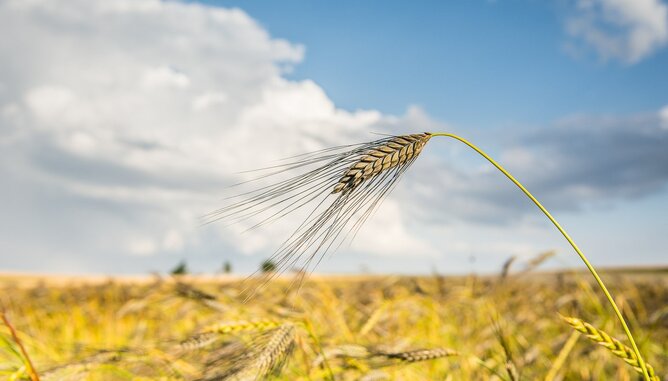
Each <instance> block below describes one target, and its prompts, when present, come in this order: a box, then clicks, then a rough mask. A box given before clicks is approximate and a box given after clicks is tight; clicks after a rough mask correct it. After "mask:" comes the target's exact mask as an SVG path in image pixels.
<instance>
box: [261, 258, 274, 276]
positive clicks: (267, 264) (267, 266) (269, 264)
mask: <svg viewBox="0 0 668 381" xmlns="http://www.w3.org/2000/svg"><path fill="white" fill-rule="evenodd" d="M260 270H262V272H263V273H271V272H274V271H276V264H275V263H274V262H273V261H272V260H271V259H267V260H265V261H264V262H262V264H261V265H260Z"/></svg>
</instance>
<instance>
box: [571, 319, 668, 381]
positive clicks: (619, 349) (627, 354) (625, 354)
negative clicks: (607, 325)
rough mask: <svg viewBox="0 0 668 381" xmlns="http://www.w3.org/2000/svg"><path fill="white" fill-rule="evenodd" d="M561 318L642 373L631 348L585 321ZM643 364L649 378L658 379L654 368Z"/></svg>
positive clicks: (656, 380) (657, 380)
mask: <svg viewBox="0 0 668 381" xmlns="http://www.w3.org/2000/svg"><path fill="white" fill-rule="evenodd" d="M562 319H564V320H565V321H566V323H568V324H569V325H570V326H571V327H573V328H574V329H575V330H577V331H579V332H582V333H584V334H585V336H587V338H588V339H589V340H591V341H593V342H595V343H597V344H599V345H601V346H603V347H605V348H607V349H608V350H609V351H610V352H612V353H613V354H614V355H615V356H617V357H619V358H621V359H622V360H624V361H625V362H626V363H627V364H629V365H631V366H632V367H633V369H635V371H636V372H638V373H640V374H642V368H641V367H640V364H639V362H638V357H637V356H636V354H635V352H634V351H633V350H632V349H631V348H629V347H627V346H626V345H624V344H622V343H621V342H620V341H619V340H617V339H615V338H614V337H611V336H610V335H608V334H607V333H605V332H603V331H601V330H600V329H598V328H596V327H594V326H593V325H591V324H589V323H587V322H586V321H583V320H581V319H578V318H574V317H568V316H562ZM645 366H646V367H647V373H648V374H649V376H650V380H652V381H660V379H659V376H657V375H656V372H655V371H654V368H653V367H652V366H651V365H650V364H647V363H645Z"/></svg>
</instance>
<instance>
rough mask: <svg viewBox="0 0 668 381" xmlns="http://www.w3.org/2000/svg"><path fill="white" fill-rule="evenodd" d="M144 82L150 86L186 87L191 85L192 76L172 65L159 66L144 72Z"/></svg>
mask: <svg viewBox="0 0 668 381" xmlns="http://www.w3.org/2000/svg"><path fill="white" fill-rule="evenodd" d="M142 83H143V84H144V86H146V87H149V88H164V87H176V88H186V87H188V86H190V78H188V76H187V75H185V74H183V73H180V72H178V71H176V70H174V69H172V68H170V67H167V66H159V67H156V68H150V69H148V70H147V71H146V72H145V73H144V76H143V78H142Z"/></svg>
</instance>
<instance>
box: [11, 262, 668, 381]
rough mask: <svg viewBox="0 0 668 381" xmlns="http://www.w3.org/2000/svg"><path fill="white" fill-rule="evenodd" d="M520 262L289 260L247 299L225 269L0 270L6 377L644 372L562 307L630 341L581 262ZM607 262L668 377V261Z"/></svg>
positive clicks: (610, 277) (559, 376)
mask: <svg viewBox="0 0 668 381" xmlns="http://www.w3.org/2000/svg"><path fill="white" fill-rule="evenodd" d="M517 268H518V270H516V271H513V269H514V267H512V266H509V268H506V269H505V270H504V271H503V272H500V274H499V275H496V276H485V277H479V276H463V277H443V276H439V275H432V276H421V277H400V276H390V275H387V276H376V275H374V276H349V277H333V276H332V277H324V276H322V277H321V276H314V277H311V278H310V279H309V280H307V281H305V282H304V283H303V284H302V285H301V288H298V287H294V286H293V282H292V280H293V279H292V278H291V277H290V276H289V275H288V276H284V277H281V278H280V279H278V280H275V281H272V282H270V283H269V284H267V285H265V286H262V287H260V288H259V291H258V292H257V293H256V294H255V295H254V296H253V297H251V298H250V299H248V300H245V297H244V294H243V293H242V291H243V290H244V289H245V288H248V287H250V288H254V287H257V286H258V284H253V283H252V282H250V283H249V282H245V283H244V282H242V280H241V279H235V278H231V277H224V276H220V277H196V276H169V277H162V278H161V277H158V276H154V277H151V276H147V277H144V278H134V279H94V278H79V279H78V278H56V277H48V278H39V277H31V276H3V277H2V278H0V282H1V283H0V284H1V285H0V289H1V293H0V301H1V302H2V306H3V307H4V309H5V311H6V315H5V316H6V320H7V322H8V323H9V325H7V324H3V325H2V326H0V339H1V341H0V377H1V378H2V379H9V380H30V379H31V377H33V379H34V377H39V379H41V380H137V379H139V380H141V379H145V380H153V379H159V380H255V379H265V378H266V379H272V380H273V379H275V380H367V381H370V380H536V379H545V380H580V379H583V380H612V379H615V380H638V379H639V377H640V375H639V373H637V372H636V370H634V368H633V367H632V366H630V365H628V364H626V363H625V362H624V361H623V360H622V359H620V358H618V357H616V356H615V355H614V354H613V353H612V352H611V351H609V350H608V349H606V348H603V347H601V346H600V345H596V344H595V343H594V342H592V341H591V340H589V339H588V338H587V337H586V336H585V335H583V334H581V333H579V332H577V331H575V330H573V329H572V328H571V326H569V325H568V324H567V323H566V322H565V321H564V319H563V318H562V317H561V316H563V317H576V318H581V319H583V320H584V321H587V322H588V323H591V324H592V325H593V326H594V327H596V328H597V329H600V330H601V331H604V332H606V333H608V334H609V335H610V336H612V337H615V338H617V339H619V340H620V341H622V342H624V340H623V339H624V334H623V332H622V331H621V329H620V327H619V323H618V321H617V320H616V319H615V318H614V316H613V315H612V314H611V313H610V312H609V306H608V305H607V304H606V301H605V300H604V299H603V298H602V297H601V295H600V293H599V292H597V290H596V288H595V286H594V285H593V284H592V282H591V281H590V279H589V277H588V276H587V275H588V274H585V273H549V274H546V273H538V272H535V271H523V270H522V266H520V265H517ZM529 270H530V269H529ZM603 276H604V277H605V278H606V281H607V283H608V284H609V285H610V288H611V291H612V292H613V293H614V295H615V296H616V299H617V302H618V304H619V306H620V308H621V309H622V311H623V312H624V314H625V316H627V317H628V319H629V323H630V325H631V327H632V329H633V331H634V333H635V335H636V340H637V341H638V345H639V348H640V350H641V352H642V354H643V356H644V358H645V361H646V362H647V363H649V364H651V366H653V369H654V370H655V372H656V376H657V377H660V378H661V379H665V378H666V376H667V373H666V372H667V371H668V344H667V343H668V272H666V271H665V269H663V270H662V269H652V270H644V271H630V270H624V271H607V272H604V274H603ZM560 315H561V316H560ZM10 327H12V328H10ZM12 329H13V330H14V331H15V333H14V334H13V333H12V332H11V330H12ZM17 339H18V340H17ZM19 343H22V345H23V347H24V348H23V349H24V350H25V354H23V350H22V349H21V348H20V345H19ZM26 355H27V357H28V358H29V359H30V360H31V362H32V364H33V366H34V371H31V370H30V369H31V366H30V365H29V363H28V358H26Z"/></svg>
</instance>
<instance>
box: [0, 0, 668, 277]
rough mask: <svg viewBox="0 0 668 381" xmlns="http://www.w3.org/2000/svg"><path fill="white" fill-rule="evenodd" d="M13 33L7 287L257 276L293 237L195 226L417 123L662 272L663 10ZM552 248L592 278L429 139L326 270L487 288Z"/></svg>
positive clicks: (485, 170) (400, 11)
mask: <svg viewBox="0 0 668 381" xmlns="http://www.w3.org/2000/svg"><path fill="white" fill-rule="evenodd" d="M0 31H1V32H2V33H0V178H2V185H1V186H0V210H1V211H2V213H1V214H0V272H2V271H20V272H40V273H66V274H90V273H95V274H140V273H146V272H152V271H158V272H166V271H169V269H170V268H172V267H174V266H175V265H176V264H177V263H178V262H180V261H186V262H187V263H188V266H189V268H190V269H191V271H193V272H197V273H213V272H216V271H219V270H220V269H221V268H222V266H223V263H224V262H225V261H229V262H230V263H231V264H232V267H233V270H234V271H235V272H239V273H248V272H250V271H253V270H255V269H257V268H258V266H259V264H260V263H261V262H262V261H263V260H264V259H265V258H267V257H269V256H270V255H271V254H272V253H273V252H274V250H276V248H278V247H279V246H280V244H281V243H282V242H283V241H284V240H285V239H286V238H287V237H288V236H289V235H290V234H291V232H292V231H293V230H294V228H295V227H296V226H298V225H299V223H300V222H301V221H300V220H299V217H298V216H288V217H286V218H284V219H283V220H282V221H281V222H280V223H274V224H271V225H268V226H266V227H263V228H262V229H255V230H251V231H248V232H246V231H245V230H246V228H247V227H248V225H244V224H243V223H242V224H232V225H230V224H226V223H214V224H210V225H205V226H202V225H201V217H202V216H203V215H205V214H206V213H207V212H210V211H212V210H215V209H217V208H219V207H221V206H224V205H225V204H226V202H229V201H228V200H225V197H227V196H229V195H231V194H234V192H235V189H236V188H230V187H229V186H230V185H232V184H235V183H237V182H239V181H243V180H246V179H248V178H249V176H251V175H249V174H247V173H243V171H245V170H251V169H254V168H260V167H264V166H267V165H271V164H272V163H275V162H276V160H278V159H281V158H285V157H289V156H292V155H297V154H300V153H305V152H312V151H315V150H318V149H323V148H327V147H331V146H338V145H344V144H353V143H361V142H365V141H370V140H374V139H376V138H377V137H378V135H375V134H377V133H381V134H407V133H414V132H422V131H448V132H454V133H457V134H460V135H462V136H464V137H466V138H468V139H470V140H472V141H473V142H475V143H476V144H478V145H479V146H481V147H482V148H483V149H485V150H486V151H488V152H489V153H490V154H492V156H494V157H495V158H497V159H498V160H499V161H500V162H501V163H502V164H503V165H505V166H506V167H507V169H508V170H510V172H511V173H513V174H514V175H515V176H516V177H517V178H518V179H519V180H520V181H522V182H523V183H524V184H525V185H526V186H527V188H528V189H529V190H530V191H532V192H533V193H534V194H535V196H536V197H537V198H538V199H539V200H541V201H542V202H543V203H544V204H545V206H546V207H547V208H548V209H549V210H550V211H551V212H552V213H553V214H554V216H555V217H556V218H557V219H558V220H559V221H560V222H561V223H562V225H563V226H564V227H565V228H566V230H567V231H568V232H569V233H570V234H571V236H572V237H573V238H574V239H575V241H576V242H578V244H579V245H580V246H581V248H582V249H583V251H584V252H585V254H586V255H587V256H588V257H589V258H590V259H591V260H592V262H593V263H594V265H595V266H602V267H606V266H649V265H666V264H668V256H667V253H666V247H668V236H666V234H665V231H666V229H667V228H668V222H667V218H666V211H668V188H667V186H666V184H667V183H668V148H666V147H668V75H667V74H668V69H667V68H668V49H667V45H668V4H667V3H666V2H665V1H661V0H554V1H531V0H526V1H523V0H514V1H504V0H497V1H483V0H480V1H476V0H471V1H463V2H438V1H433V2H420V3H415V2H398V1H389V2H388V1H385V2H370V1H369V2H356V1H341V2H325V1H313V2H308V3H307V2H301V1H282V2H266V1H206V2H194V1H188V2H180V1H167V2H163V1H157V0H132V1H130V0H56V1H46V0H30V1H18V0H3V1H0ZM248 223H252V221H249V222H248ZM549 250H555V252H556V253H557V254H556V256H555V257H553V258H552V259H551V260H550V262H549V263H548V264H547V265H548V267H569V268H577V267H581V266H582V264H581V263H580V262H579V259H578V258H577V256H576V255H575V253H574V252H573V251H572V249H570V248H569V247H568V245H567V243H566V242H565V241H564V240H563V237H560V236H559V234H558V233H557V232H556V230H555V229H554V228H553V227H552V226H551V225H550V224H549V222H548V221H547V220H546V219H545V217H544V216H542V215H541V214H540V212H539V211H538V210H537V209H536V208H535V206H533V205H532V204H531V203H530V201H528V200H527V199H526V198H525V197H523V196H522V194H521V193H520V192H519V191H518V190H517V189H515V188H513V186H512V184H510V183H509V182H508V181H507V180H506V179H505V178H503V176H502V175H500V174H499V173H498V172H496V171H495V170H494V169H493V168H492V167H490V165H489V164H488V163H486V162H484V160H482V159H481V158H479V157H476V155H475V154H474V153H473V152H472V151H471V150H469V149H467V148H466V147H464V146H463V145H461V144H457V143H456V142H455V141H451V140H448V139H446V138H435V139H433V140H432V141H431V142H430V143H429V145H428V146H427V147H426V148H425V150H424V152H423V153H422V154H421V156H420V158H419V160H418V161H417V162H416V163H415V164H414V165H413V166H412V167H411V169H410V171H408V172H407V174H406V176H405V177H404V178H403V179H402V181H401V182H400V183H399V185H398V186H397V187H396V189H395V190H394V191H393V193H392V194H391V195H390V197H389V198H388V199H387V200H386V201H385V202H384V203H383V205H382V207H381V208H379V210H378V211H377V213H376V214H375V215H374V216H373V217H372V218H371V219H370V220H369V221H368V223H367V224H366V225H365V226H364V228H363V229H362V230H361V231H360V233H359V234H358V235H357V237H356V239H355V240H354V241H353V242H352V243H350V244H349V245H344V246H343V247H341V248H340V249H339V250H338V251H337V252H336V253H334V254H332V255H327V257H326V258H324V260H323V261H322V263H321V264H320V266H319V267H318V268H317V270H316V271H318V272H323V273H354V272H361V271H364V272H373V273H430V272H433V271H438V272H442V273H448V274H461V273H469V272H477V273H489V272H495V271H499V269H500V268H501V266H502V264H503V262H504V261H505V260H507V259H508V258H509V257H511V256H517V257H518V259H519V263H520V265H521V263H522V262H523V261H527V260H529V259H530V258H532V257H534V256H536V255H538V254H540V253H542V252H545V251H549Z"/></svg>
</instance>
